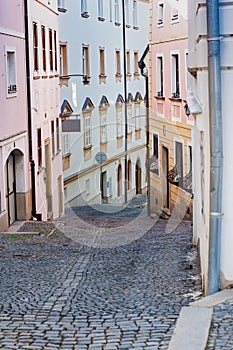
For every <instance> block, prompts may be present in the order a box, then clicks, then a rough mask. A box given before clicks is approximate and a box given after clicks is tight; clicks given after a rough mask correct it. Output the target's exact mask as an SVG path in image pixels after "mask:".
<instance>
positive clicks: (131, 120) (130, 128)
mask: <svg viewBox="0 0 233 350" xmlns="http://www.w3.org/2000/svg"><path fill="white" fill-rule="evenodd" d="M133 102H134V98H133V95H132V94H131V93H129V95H128V99H127V119H128V133H129V134H130V133H131V132H132V131H133V125H134V118H133Z"/></svg>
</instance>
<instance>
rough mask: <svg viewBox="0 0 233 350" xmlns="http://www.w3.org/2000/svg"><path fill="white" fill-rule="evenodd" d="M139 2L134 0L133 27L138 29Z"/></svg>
mask: <svg viewBox="0 0 233 350" xmlns="http://www.w3.org/2000/svg"><path fill="white" fill-rule="evenodd" d="M137 7H138V4H137V0H133V29H138V8H137Z"/></svg>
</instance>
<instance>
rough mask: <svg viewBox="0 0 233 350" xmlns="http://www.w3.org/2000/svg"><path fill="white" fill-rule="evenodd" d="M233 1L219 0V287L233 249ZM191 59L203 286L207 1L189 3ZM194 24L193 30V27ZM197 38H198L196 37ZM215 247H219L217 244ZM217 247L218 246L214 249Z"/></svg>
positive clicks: (229, 272) (230, 277) (229, 273)
mask: <svg viewBox="0 0 233 350" xmlns="http://www.w3.org/2000/svg"><path fill="white" fill-rule="evenodd" d="M232 10H233V7H232V4H231V2H230V1H226V2H224V3H223V2H220V3H219V13H220V35H221V43H220V50H221V84H222V95H221V99H222V115H221V117H222V125H223V182H222V185H223V192H222V194H223V197H222V212H223V216H222V231H221V233H220V239H221V244H220V247H221V248H220V249H221V251H220V283H221V288H226V287H227V286H229V285H231V284H232V281H233V269H232V264H231V251H232V243H233V242H232V235H231V231H232V220H231V215H232V199H231V198H232V191H231V190H230V189H231V175H230V174H231V170H232V157H231V154H230V153H231V151H230V150H231V149H232V145H231V144H232V137H231V132H230V130H231V129H232V119H231V118H230V115H231V108H230V107H231V88H230V87H231V84H232V63H231V62H232V50H231V46H232V40H231V36H230V35H229V34H230V33H231V32H232V24H231V23H232V22H231V14H232ZM189 14H190V25H189V30H190V40H189V46H190V62H189V67H190V69H191V70H192V71H193V73H194V75H195V78H194V79H193V84H192V89H193V91H194V93H195V94H196V96H197V98H198V100H199V101H200V103H201V106H202V113H201V114H198V115H196V118H195V144H196V150H195V154H194V162H195V167H194V169H195V171H194V196H195V207H194V238H195V239H196V240H197V241H199V245H200V255H201V267H202V276H203V286H204V289H205V291H207V287H208V263H209V258H208V247H209V235H210V228H209V218H210V210H209V193H210V184H209V176H210V175H209V174H210V173H209V171H210V170H209V169H210V146H209V142H210V139H209V137H210V136H209V106H208V103H209V102H208V62H207V58H208V52H207V40H206V34H207V28H206V5H205V3H199V2H198V1H194V2H192V4H191V3H190V8H189ZM194 28H195V30H194ZM197 38H199V40H197ZM216 249H218V248H217V247H216ZM216 251H217V250H216Z"/></svg>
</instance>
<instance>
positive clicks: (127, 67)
mask: <svg viewBox="0 0 233 350" xmlns="http://www.w3.org/2000/svg"><path fill="white" fill-rule="evenodd" d="M126 74H127V75H128V76H131V73H130V51H129V50H127V51H126Z"/></svg>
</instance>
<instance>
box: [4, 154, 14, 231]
mask: <svg viewBox="0 0 233 350" xmlns="http://www.w3.org/2000/svg"><path fill="white" fill-rule="evenodd" d="M6 204H7V212H8V225H9V226H10V225H12V224H13V222H15V220H17V208H16V176H15V154H14V153H11V154H10V156H9V158H8V159H7V161H6Z"/></svg>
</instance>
